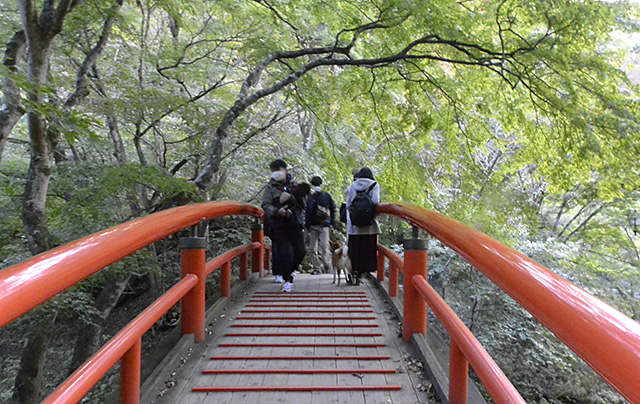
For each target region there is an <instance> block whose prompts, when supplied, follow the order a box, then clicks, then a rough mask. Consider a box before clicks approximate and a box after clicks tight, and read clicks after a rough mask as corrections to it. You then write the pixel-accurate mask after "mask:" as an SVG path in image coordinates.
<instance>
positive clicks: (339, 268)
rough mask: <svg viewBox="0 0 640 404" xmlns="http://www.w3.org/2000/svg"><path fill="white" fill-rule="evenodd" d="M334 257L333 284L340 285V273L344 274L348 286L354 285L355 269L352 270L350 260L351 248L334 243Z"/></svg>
mask: <svg viewBox="0 0 640 404" xmlns="http://www.w3.org/2000/svg"><path fill="white" fill-rule="evenodd" d="M331 248H332V249H333V255H332V256H331V265H332V266H333V282H332V283H336V277H337V278H338V285H340V273H343V274H344V280H345V281H346V282H347V283H348V284H352V283H353V269H352V268H351V259H349V247H347V246H346V245H342V244H340V243H338V242H335V243H332V245H331Z"/></svg>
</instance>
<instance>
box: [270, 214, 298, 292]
mask: <svg viewBox="0 0 640 404" xmlns="http://www.w3.org/2000/svg"><path fill="white" fill-rule="evenodd" d="M271 236H272V237H271V248H272V251H271V252H272V264H273V274H274V275H281V276H282V277H283V278H284V280H285V281H287V282H292V281H293V277H292V276H291V273H293V271H295V270H296V269H297V268H298V266H299V265H300V263H301V262H302V259H303V258H304V256H305V254H306V253H307V251H306V248H305V245H304V235H303V234H302V229H301V228H300V227H299V226H297V225H292V226H282V227H280V226H278V227H274V228H273V230H272V233H271Z"/></svg>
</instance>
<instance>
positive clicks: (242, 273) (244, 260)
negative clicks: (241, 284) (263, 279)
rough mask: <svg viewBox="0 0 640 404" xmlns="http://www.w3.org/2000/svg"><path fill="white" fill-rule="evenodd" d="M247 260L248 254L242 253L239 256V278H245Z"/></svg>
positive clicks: (244, 279)
mask: <svg viewBox="0 0 640 404" xmlns="http://www.w3.org/2000/svg"><path fill="white" fill-rule="evenodd" d="M248 262H249V254H247V253H244V254H242V255H241V256H240V280H241V281H246V280H247V266H248V265H247V264H248Z"/></svg>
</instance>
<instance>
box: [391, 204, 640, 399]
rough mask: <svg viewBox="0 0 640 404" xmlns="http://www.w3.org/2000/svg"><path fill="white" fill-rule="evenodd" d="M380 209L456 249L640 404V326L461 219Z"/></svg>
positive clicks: (402, 208) (411, 208) (396, 208)
mask: <svg viewBox="0 0 640 404" xmlns="http://www.w3.org/2000/svg"><path fill="white" fill-rule="evenodd" d="M378 213H383V214H390V215H394V216H397V217H399V218H401V219H404V220H407V221H409V222H410V223H411V224H413V225H414V226H416V227H419V228H421V229H423V230H425V231H427V232H428V233H429V234H431V235H432V236H434V237H435V238H437V239H438V240H440V241H441V242H442V243H444V244H445V245H447V246H449V247H450V248H452V249H453V250H454V251H456V252H457V253H458V254H459V255H460V256H461V257H462V258H464V259H465V260H466V261H467V262H469V263H470V264H471V265H473V266H474V267H476V268H477V269H478V270H480V271H481V272H482V273H483V274H484V275H485V276H487V278H489V279H490V280H491V281H492V282H493V283H495V284H496V285H497V286H499V287H500V288H501V289H502V290H503V291H505V292H506V293H507V294H508V295H509V296H511V297H512V298H513V299H515V300H516V301H517V302H518V303H519V304H520V305H521V306H522V307H524V308H525V309H526V310H527V311H529V312H530V313H531V314H532V315H533V316H535V317H536V318H537V319H538V320H539V321H540V322H541V323H542V324H543V325H545V327H547V328H548V329H549V330H551V331H552V332H553V333H554V334H555V335H556V336H557V337H558V338H560V340H562V341H563V342H564V343H565V344H566V345H567V346H569V347H570V348H571V349H572V350H573V351H574V352H576V353H577V354H578V355H579V356H580V357H581V358H582V359H584V360H585V361H586V362H587V363H588V364H589V366H591V367H592V368H593V369H594V370H595V371H596V372H598V373H599V374H600V375H601V376H602V377H603V378H604V379H605V380H606V381H607V382H608V383H609V384H610V385H612V386H613V387H614V388H615V389H616V390H618V391H619V392H620V393H621V394H622V395H623V396H624V397H625V398H626V399H627V400H629V401H630V402H632V403H640V324H638V323H637V322H635V321H633V320H632V319H630V318H629V317H627V316H625V315H624V314H622V313H620V312H619V311H617V310H615V309H613V308H612V307H610V306H609V305H607V304H606V303H604V302H602V301H601V300H599V299H597V298H596V297H594V296H592V295H590V294H588V293H587V292H585V291H583V290H581V289H580V288H578V287H577V286H575V285H574V284H572V283H571V282H569V281H567V280H566V279H564V278H562V277H561V276H559V275H557V274H555V273H553V272H551V271H549V270H548V269H547V268H545V267H544V266H542V265H540V264H538V263H536V262H535V261H533V260H531V259H529V258H527V257H525V256H524V255H522V254H520V253H518V252H517V251H515V250H513V249H511V248H509V247H506V246H505V245H503V244H501V243H499V242H498V241H496V240H493V239H492V238H490V237H488V236H487V235H485V234H482V233H480V232H479V231H476V230H473V229H471V228H469V227H467V226H465V225H463V224H462V223H460V222H458V221H456V220H453V219H450V218H448V217H446V216H443V215H441V214H439V213H435V212H431V211H428V210H426V209H424V208H419V207H416V206H409V205H400V204H386V205H379V206H378Z"/></svg>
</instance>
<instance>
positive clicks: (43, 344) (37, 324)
mask: <svg viewBox="0 0 640 404" xmlns="http://www.w3.org/2000/svg"><path fill="white" fill-rule="evenodd" d="M29 316H30V317H31V318H32V319H33V320H34V321H33V324H32V332H31V335H30V336H29V337H28V339H27V342H26V345H25V347H24V351H23V353H22V358H21V359H20V371H19V373H18V375H17V377H16V381H15V388H14V391H13V399H12V401H13V402H14V403H19V404H35V403H39V402H40V399H41V397H40V382H41V379H42V373H43V372H42V363H43V360H44V356H45V353H46V350H47V347H48V346H49V340H50V339H51V334H52V332H53V325H54V324H55V321H56V316H57V312H56V311H55V310H52V309H51V308H49V307H39V308H37V309H36V310H34V311H33V312H32V313H30V314H29Z"/></svg>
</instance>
